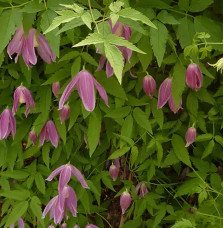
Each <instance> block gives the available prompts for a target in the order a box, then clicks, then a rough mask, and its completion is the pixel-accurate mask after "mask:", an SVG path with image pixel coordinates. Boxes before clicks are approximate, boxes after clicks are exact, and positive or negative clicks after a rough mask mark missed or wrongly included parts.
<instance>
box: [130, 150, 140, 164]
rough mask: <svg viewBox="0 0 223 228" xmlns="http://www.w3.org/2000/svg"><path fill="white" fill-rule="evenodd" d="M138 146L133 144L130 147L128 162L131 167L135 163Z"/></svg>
mask: <svg viewBox="0 0 223 228" xmlns="http://www.w3.org/2000/svg"><path fill="white" fill-rule="evenodd" d="M138 154H139V151H138V148H137V147H136V146H133V147H132V149H131V155H130V163H131V167H133V165H134V164H135V162H136V160H137V158H138Z"/></svg>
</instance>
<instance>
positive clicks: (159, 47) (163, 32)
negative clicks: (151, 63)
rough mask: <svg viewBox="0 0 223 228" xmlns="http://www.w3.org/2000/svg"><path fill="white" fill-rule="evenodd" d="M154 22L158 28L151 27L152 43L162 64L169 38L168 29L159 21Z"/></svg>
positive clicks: (155, 53)
mask: <svg viewBox="0 0 223 228" xmlns="http://www.w3.org/2000/svg"><path fill="white" fill-rule="evenodd" d="M154 24H155V25H156V26H157V29H154V28H151V30H150V43H151V46H152V49H153V52H154V55H155V56H156V59H157V62H158V65H159V66H161V64H162V61H163V57H164V53H165V51H166V42H167V40H168V30H167V28H166V26H165V25H164V24H162V23H160V22H159V21H155V22H154Z"/></svg>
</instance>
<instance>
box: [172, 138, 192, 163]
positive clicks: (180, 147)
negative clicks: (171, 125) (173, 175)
mask: <svg viewBox="0 0 223 228" xmlns="http://www.w3.org/2000/svg"><path fill="white" fill-rule="evenodd" d="M172 146H173V150H174V153H175V154H176V156H177V158H178V159H179V160H180V161H182V162H183V163H184V164H186V165H188V166H189V167H190V166H191V162H190V156H189V153H188V151H187V149H186V148H185V142H184V140H183V139H182V138H181V137H180V136H179V135H173V137H172Z"/></svg>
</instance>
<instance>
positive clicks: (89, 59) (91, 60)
mask: <svg viewBox="0 0 223 228" xmlns="http://www.w3.org/2000/svg"><path fill="white" fill-rule="evenodd" d="M81 57H82V58H83V59H84V60H85V61H86V62H88V63H90V64H91V65H93V66H96V67H98V63H97V62H96V61H95V59H94V58H93V57H92V56H91V55H90V54H88V53H87V52H82V53H81Z"/></svg>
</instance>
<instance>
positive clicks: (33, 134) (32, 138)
mask: <svg viewBox="0 0 223 228" xmlns="http://www.w3.org/2000/svg"><path fill="white" fill-rule="evenodd" d="M29 140H30V141H31V142H32V144H33V145H35V144H36V140H37V135H36V132H35V131H33V130H32V131H30V132H29Z"/></svg>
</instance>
